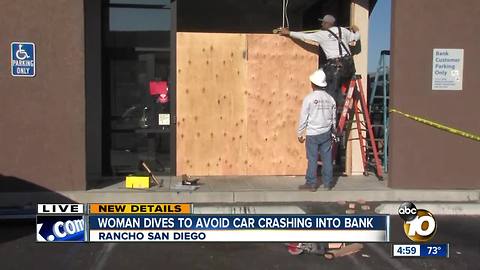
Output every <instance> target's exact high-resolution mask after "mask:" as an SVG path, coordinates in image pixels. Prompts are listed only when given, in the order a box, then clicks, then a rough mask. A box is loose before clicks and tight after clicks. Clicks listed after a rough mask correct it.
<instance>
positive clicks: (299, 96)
mask: <svg viewBox="0 0 480 270" xmlns="http://www.w3.org/2000/svg"><path fill="white" fill-rule="evenodd" d="M247 39H248V88H249V91H248V116H247V119H248V135H247V136H248V168H247V173H248V175H303V174H305V169H306V157H305V156H306V155H305V146H304V144H300V143H298V141H297V135H296V128H297V125H298V117H299V112H300V107H301V104H302V100H303V98H304V96H305V95H307V94H308V93H309V92H310V91H311V87H310V82H309V79H308V77H309V75H310V74H311V73H312V72H313V71H315V69H316V67H317V61H318V60H317V56H316V55H315V54H313V53H310V52H308V51H306V50H304V49H303V48H302V47H300V46H298V45H297V44H295V43H294V42H293V41H291V40H290V39H289V38H285V37H280V36H277V35H260V34H251V35H248V36H247Z"/></svg>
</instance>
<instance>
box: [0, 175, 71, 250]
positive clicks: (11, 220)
mask: <svg viewBox="0 0 480 270" xmlns="http://www.w3.org/2000/svg"><path fill="white" fill-rule="evenodd" d="M38 203H76V202H75V201H72V200H71V199H69V198H67V197H65V196H63V195H61V194H58V193H56V192H54V191H52V190H49V189H46V188H44V187H41V186H38V185H36V184H33V183H32V182H30V181H28V180H25V179H20V178H17V177H14V176H5V175H2V174H0V243H5V242H9V241H13V240H15V239H18V238H22V237H25V236H28V235H31V236H32V241H35V227H36V225H35V224H36V223H35V215H36V213H37V204H38Z"/></svg>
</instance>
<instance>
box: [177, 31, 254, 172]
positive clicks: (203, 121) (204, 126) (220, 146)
mask: <svg viewBox="0 0 480 270" xmlns="http://www.w3.org/2000/svg"><path fill="white" fill-rule="evenodd" d="M245 54H246V36H245V35H243V34H214V33H178V34H177V174H184V173H185V174H192V175H232V174H234V175H235V174H237V175H245V174H246V160H247V148H246V145H247V143H246V127H247V122H246V118H245V116H246V114H247V112H246V109H247V107H246V105H247V104H246V60H245V59H244V57H245Z"/></svg>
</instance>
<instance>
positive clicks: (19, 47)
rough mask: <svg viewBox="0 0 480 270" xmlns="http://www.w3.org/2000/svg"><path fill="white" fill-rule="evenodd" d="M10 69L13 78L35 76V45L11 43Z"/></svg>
mask: <svg viewBox="0 0 480 270" xmlns="http://www.w3.org/2000/svg"><path fill="white" fill-rule="evenodd" d="M11 56H12V69H11V73H12V76H14V77H34V76H35V44H34V43H31V42H12V43H11Z"/></svg>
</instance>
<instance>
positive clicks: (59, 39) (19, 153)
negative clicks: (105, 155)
mask: <svg viewBox="0 0 480 270" xmlns="http://www.w3.org/2000/svg"><path fill="white" fill-rule="evenodd" d="M83 27H84V17H83V0H36V1H30V0H17V1H4V2H3V3H2V8H1V9H0V33H1V35H0V51H1V52H2V53H1V55H3V57H1V58H0V85H1V86H0V152H1V154H0V174H1V175H4V176H14V177H16V178H19V179H23V180H26V181H28V182H33V183H35V184H37V185H40V186H42V187H45V188H50V189H55V190H76V189H84V188H85V171H86V170H85V86H84V36H83ZM12 41H30V42H34V43H35V44H36V62H37V66H36V69H37V75H36V77H34V78H13V77H12V76H11V75H10V58H9V55H10V42H12Z"/></svg>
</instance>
